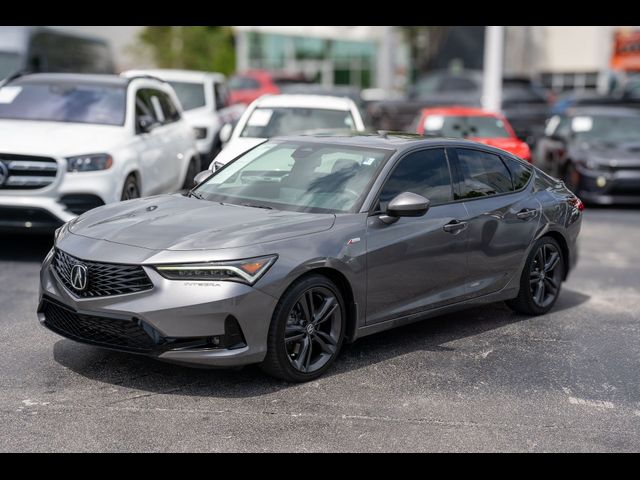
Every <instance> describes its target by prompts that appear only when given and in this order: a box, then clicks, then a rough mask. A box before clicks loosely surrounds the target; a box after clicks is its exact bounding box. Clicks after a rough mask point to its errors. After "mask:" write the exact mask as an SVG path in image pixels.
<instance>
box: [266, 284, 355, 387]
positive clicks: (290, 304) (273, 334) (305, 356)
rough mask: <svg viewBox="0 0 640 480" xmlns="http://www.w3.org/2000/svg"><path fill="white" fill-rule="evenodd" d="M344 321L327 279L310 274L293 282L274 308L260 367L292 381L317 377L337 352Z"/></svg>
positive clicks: (337, 296)
mask: <svg viewBox="0 0 640 480" xmlns="http://www.w3.org/2000/svg"><path fill="white" fill-rule="evenodd" d="M345 321H346V318H345V308H344V302H343V299H342V296H341V295H340V293H339V290H338V289H337V287H336V286H335V285H334V284H333V282H331V281H330V280H329V279H327V278H325V277H323V276H320V275H313V276H310V277H307V278H305V279H303V280H302V281H300V282H298V283H296V284H294V285H293V286H292V287H291V288H290V289H289V290H288V291H287V292H285V294H284V295H283V297H282V299H281V300H280V302H279V303H278V306H277V307H276V311H275V313H274V318H273V321H272V325H271V328H270V331H269V342H268V353H267V357H266V359H265V361H264V363H263V364H262V368H263V369H264V370H265V371H267V373H269V374H271V375H273V376H276V377H279V378H282V379H284V380H288V381H293V382H304V381H308V380H312V379H314V378H317V377H318V376H320V375H321V374H322V373H323V372H324V371H325V370H326V369H327V368H329V366H330V365H331V363H333V361H334V360H335V358H336V357H337V355H338V353H339V351H340V347H341V345H342V340H343V338H344V330H345Z"/></svg>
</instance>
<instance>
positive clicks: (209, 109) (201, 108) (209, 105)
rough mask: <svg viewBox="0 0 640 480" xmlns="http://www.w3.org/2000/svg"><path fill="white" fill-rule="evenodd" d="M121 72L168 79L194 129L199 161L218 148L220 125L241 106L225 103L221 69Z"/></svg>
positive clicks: (232, 119)
mask: <svg viewBox="0 0 640 480" xmlns="http://www.w3.org/2000/svg"><path fill="white" fill-rule="evenodd" d="M122 75H123V76H127V77H129V76H134V77H135V76H140V75H152V76H154V77H157V78H159V79H161V80H164V81H166V82H167V83H169V84H170V85H171V86H172V87H173V89H174V90H175V92H176V95H177V96H178V99H179V100H180V103H181V106H182V110H183V111H184V118H185V120H186V121H187V122H189V124H190V125H191V126H192V127H193V129H194V131H195V133H196V144H197V146H198V151H199V152H200V156H201V158H202V163H203V165H204V164H205V161H206V163H207V164H208V163H209V162H210V161H211V160H212V159H213V157H215V156H216V155H217V154H218V153H219V152H220V149H221V148H222V144H221V142H220V136H219V133H220V129H221V128H222V126H223V125H225V124H227V123H231V124H234V123H236V122H237V121H238V119H239V118H240V116H241V115H242V113H243V112H244V110H245V108H246V107H245V106H244V105H233V106H230V107H229V106H227V105H228V101H229V91H228V89H227V84H226V77H225V76H224V75H223V74H221V73H214V72H200V71H197V70H174V69H148V70H129V71H126V72H124V73H122Z"/></svg>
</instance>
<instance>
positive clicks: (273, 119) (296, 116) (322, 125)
mask: <svg viewBox="0 0 640 480" xmlns="http://www.w3.org/2000/svg"><path fill="white" fill-rule="evenodd" d="M345 129H346V130H351V131H355V125H354V122H353V117H352V116H351V112H348V111H344V110H326V109H323V108H256V109H255V110H254V111H253V112H252V113H251V116H250V117H249V120H248V121H247V124H246V125H245V127H244V129H243V130H242V132H241V133H240V136H241V137H252V138H271V137H277V136H280V135H293V134H297V133H304V132H310V131H314V130H316V131H320V130H345Z"/></svg>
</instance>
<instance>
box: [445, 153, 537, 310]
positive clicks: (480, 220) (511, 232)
mask: <svg viewBox="0 0 640 480" xmlns="http://www.w3.org/2000/svg"><path fill="white" fill-rule="evenodd" d="M450 158H453V162H454V170H455V174H454V175H455V180H454V186H455V191H456V193H455V195H456V198H458V199H461V200H463V201H464V206H465V208H466V212H467V216H466V218H465V219H464V222H465V223H466V224H468V242H469V243H468V262H469V263H468V265H469V266H468V272H467V273H468V275H467V289H468V296H469V297H470V298H472V297H477V296H481V295H486V294H489V293H492V292H496V291H498V290H500V289H501V288H503V287H504V286H506V284H507V283H508V281H509V280H510V279H511V278H512V277H513V275H515V274H519V269H520V266H521V265H522V262H523V259H524V255H525V254H526V252H527V250H528V248H529V245H530V244H531V242H532V241H533V238H534V236H535V233H536V230H537V226H538V222H539V221H540V216H541V206H540V203H539V202H538V200H537V199H536V198H535V196H534V194H533V187H532V185H531V183H532V182H530V181H529V180H530V178H531V175H532V172H531V167H530V166H529V165H526V164H525V163H524V162H522V161H520V160H517V159H515V158H511V157H510V156H507V155H506V154H505V155H504V156H501V155H498V154H496V153H492V152H489V151H486V150H483V149H480V148H478V149H476V148H455V149H451V150H450Z"/></svg>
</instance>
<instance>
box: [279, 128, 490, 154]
mask: <svg viewBox="0 0 640 480" xmlns="http://www.w3.org/2000/svg"><path fill="white" fill-rule="evenodd" d="M269 140H270V141H271V140H276V141H285V142H286V141H296V142H310V143H320V144H322V143H324V144H327V145H344V146H351V147H361V148H379V149H385V150H398V151H401V150H406V149H409V148H412V147H415V146H426V147H428V146H439V147H443V146H444V147H446V146H450V147H454V146H457V147H463V146H469V147H470V146H474V147H482V148H484V149H487V150H496V149H495V148H493V147H490V146H488V145H484V144H481V143H478V142H473V141H471V140H464V139H459V138H440V137H423V136H422V135H418V134H415V133H400V132H398V133H396V132H379V133H360V134H358V133H349V134H346V133H345V134H341V135H288V136H282V137H273V138H271V139H269Z"/></svg>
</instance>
